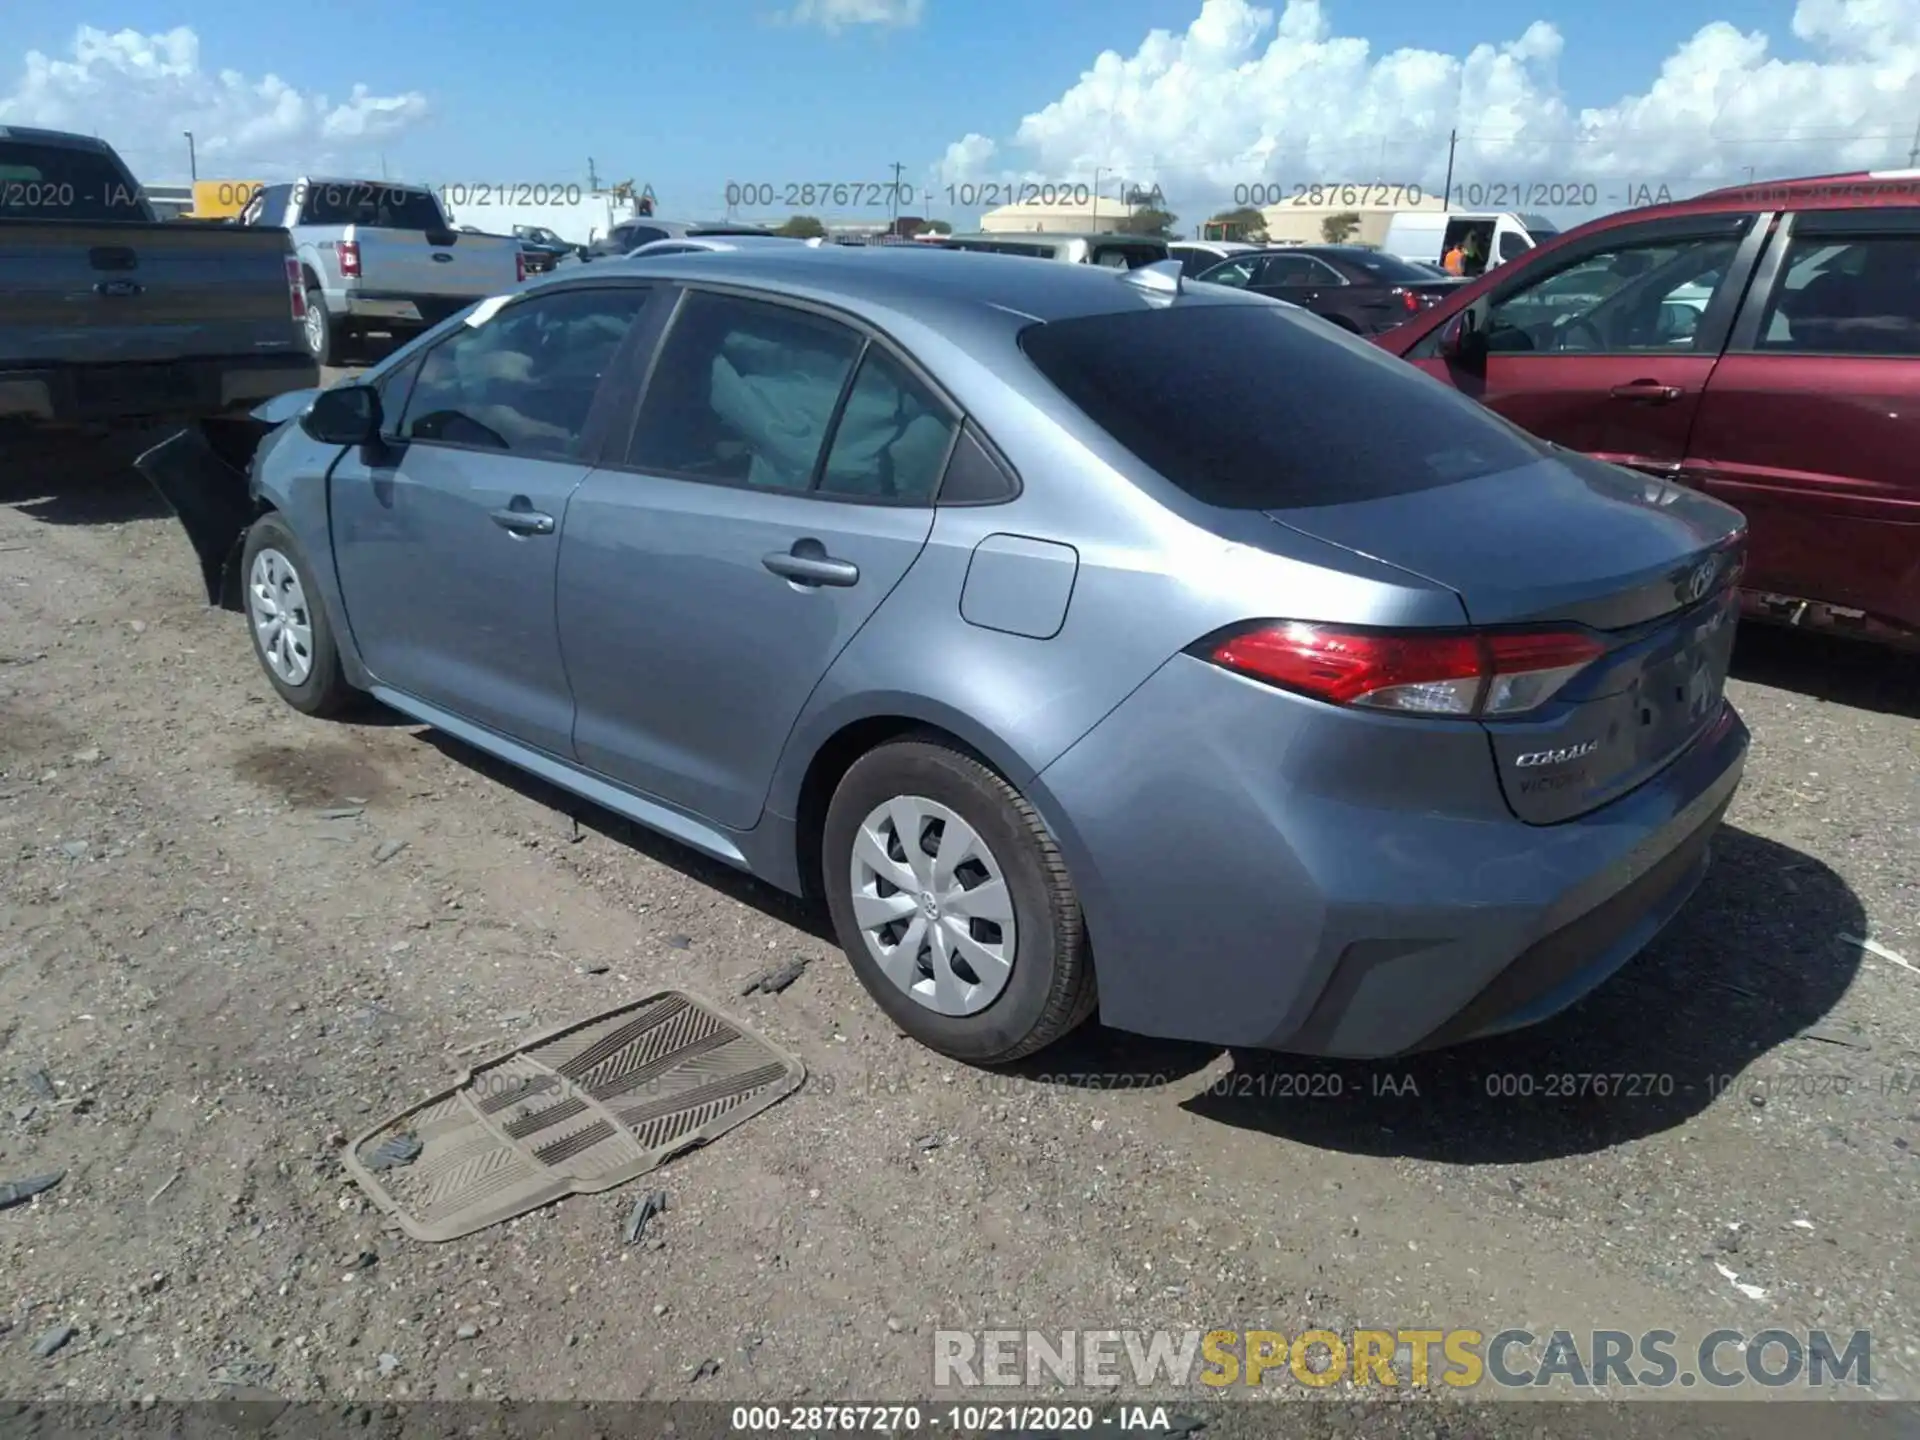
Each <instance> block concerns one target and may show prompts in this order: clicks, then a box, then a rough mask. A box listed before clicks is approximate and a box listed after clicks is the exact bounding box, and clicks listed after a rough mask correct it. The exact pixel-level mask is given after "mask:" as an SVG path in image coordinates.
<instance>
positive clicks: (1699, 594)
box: [1680, 560, 1720, 605]
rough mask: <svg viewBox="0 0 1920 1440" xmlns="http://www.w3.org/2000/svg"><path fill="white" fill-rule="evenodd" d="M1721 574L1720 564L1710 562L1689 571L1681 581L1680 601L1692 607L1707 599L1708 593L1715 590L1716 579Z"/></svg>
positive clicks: (1714, 561)
mask: <svg viewBox="0 0 1920 1440" xmlns="http://www.w3.org/2000/svg"><path fill="white" fill-rule="evenodd" d="M1719 573H1720V562H1719V561H1718V560H1708V561H1705V562H1704V563H1702V564H1699V565H1696V566H1694V567H1693V569H1691V570H1689V571H1688V572H1687V574H1686V576H1685V577H1684V578H1683V579H1682V580H1681V581H1680V599H1681V601H1682V602H1683V603H1685V604H1688V605H1691V604H1693V603H1694V602H1696V601H1699V600H1704V599H1706V598H1707V592H1708V591H1710V590H1711V589H1713V582H1714V578H1715V577H1716V576H1718V575H1719Z"/></svg>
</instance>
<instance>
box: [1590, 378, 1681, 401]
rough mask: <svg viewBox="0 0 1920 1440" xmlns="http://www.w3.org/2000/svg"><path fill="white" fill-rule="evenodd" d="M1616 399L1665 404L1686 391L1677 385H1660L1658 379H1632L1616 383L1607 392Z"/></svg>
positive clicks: (1676, 398)
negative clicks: (1623, 383) (1623, 382)
mask: <svg viewBox="0 0 1920 1440" xmlns="http://www.w3.org/2000/svg"><path fill="white" fill-rule="evenodd" d="M1608 393H1609V394H1611V395H1612V396H1613V398H1614V399H1616V400H1640V401H1644V402H1645V403H1646V404H1649V405H1665V404H1668V403H1669V402H1671V401H1674V400H1678V399H1679V398H1680V397H1681V396H1682V395H1684V394H1686V391H1684V390H1682V389H1681V388H1680V387H1679V386H1678V385H1662V384H1661V383H1660V382H1659V381H1658V380H1634V381H1631V382H1629V383H1628V384H1625V385H1616V386H1614V387H1613V389H1612V390H1611V391H1609V392H1608Z"/></svg>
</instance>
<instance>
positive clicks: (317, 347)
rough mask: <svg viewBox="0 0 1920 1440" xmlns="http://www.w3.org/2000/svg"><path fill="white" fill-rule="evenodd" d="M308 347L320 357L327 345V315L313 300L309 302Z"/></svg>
mask: <svg viewBox="0 0 1920 1440" xmlns="http://www.w3.org/2000/svg"><path fill="white" fill-rule="evenodd" d="M307 345H308V347H309V348H311V349H312V351H313V353H314V354H316V355H318V354H319V353H320V352H321V351H322V350H324V349H325V348H326V345H327V315H326V311H324V310H322V309H321V308H320V307H319V306H318V305H315V304H314V303H313V301H312V300H311V299H309V300H308V301H307Z"/></svg>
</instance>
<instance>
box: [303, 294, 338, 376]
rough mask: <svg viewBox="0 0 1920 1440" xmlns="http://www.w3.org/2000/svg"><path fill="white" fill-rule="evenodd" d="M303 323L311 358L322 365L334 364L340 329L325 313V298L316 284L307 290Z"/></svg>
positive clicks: (336, 357) (336, 358) (336, 356)
mask: <svg viewBox="0 0 1920 1440" xmlns="http://www.w3.org/2000/svg"><path fill="white" fill-rule="evenodd" d="M304 323H305V334H306V337H307V349H308V350H310V351H312V352H313V358H314V359H315V360H317V361H318V362H319V363H320V364H321V365H323V366H325V365H332V364H334V363H335V362H336V361H337V360H338V359H339V358H340V329H339V327H338V326H336V325H335V324H334V323H333V319H332V317H331V316H329V315H328V314H327V302H326V299H325V297H323V296H322V295H321V293H320V288H319V287H318V286H317V285H316V286H311V287H309V288H308V290H307V318H306V321H305V322H304Z"/></svg>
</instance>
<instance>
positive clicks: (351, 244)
mask: <svg viewBox="0 0 1920 1440" xmlns="http://www.w3.org/2000/svg"><path fill="white" fill-rule="evenodd" d="M334 251H335V253H336V254H338V255H339V257H340V273H341V274H342V275H344V276H346V277H347V278H348V279H350V280H357V279H359V278H360V242H359V241H358V240H342V241H341V242H340V243H339V244H338V245H336V246H334Z"/></svg>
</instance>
